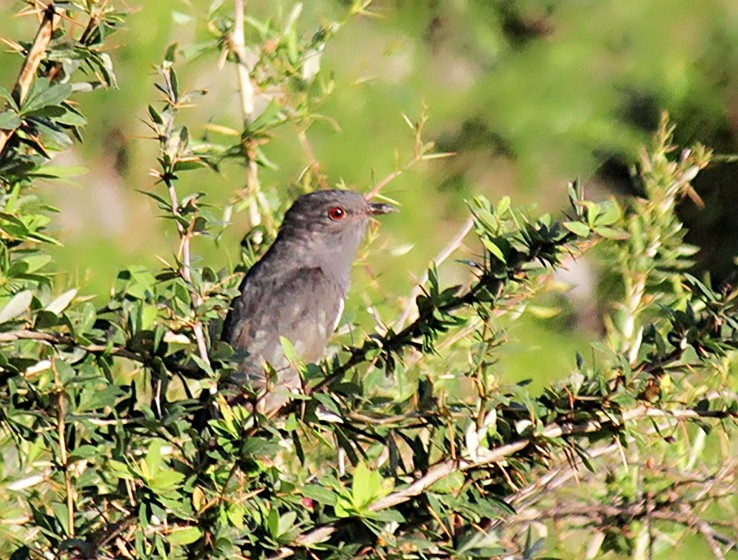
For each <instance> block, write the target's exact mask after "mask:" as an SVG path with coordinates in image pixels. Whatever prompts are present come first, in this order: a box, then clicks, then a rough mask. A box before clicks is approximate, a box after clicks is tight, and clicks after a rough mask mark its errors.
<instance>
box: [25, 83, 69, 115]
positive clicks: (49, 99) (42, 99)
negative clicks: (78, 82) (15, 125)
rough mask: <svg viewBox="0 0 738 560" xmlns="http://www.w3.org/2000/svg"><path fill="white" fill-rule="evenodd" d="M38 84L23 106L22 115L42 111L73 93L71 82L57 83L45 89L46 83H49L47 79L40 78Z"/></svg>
mask: <svg viewBox="0 0 738 560" xmlns="http://www.w3.org/2000/svg"><path fill="white" fill-rule="evenodd" d="M36 84H38V86H37V87H35V88H34V89H35V90H36V91H33V90H32V92H31V95H30V96H29V97H28V99H27V100H26V102H25V103H24V104H23V106H22V107H21V114H22V115H28V114H31V113H34V112H36V111H40V110H41V109H43V108H44V107H48V106H50V105H58V104H59V103H61V102H62V101H64V100H65V99H66V98H67V97H69V96H70V95H71V94H72V86H71V85H69V84H56V85H53V86H51V87H49V88H47V89H43V88H44V86H45V84H48V82H46V81H45V80H39V81H37V82H36ZM39 90H40V91H39Z"/></svg>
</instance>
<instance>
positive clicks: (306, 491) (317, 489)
mask: <svg viewBox="0 0 738 560" xmlns="http://www.w3.org/2000/svg"><path fill="white" fill-rule="evenodd" d="M300 493H301V494H302V495H303V496H305V497H307V498H311V499H313V500H315V501H316V502H318V503H321V504H325V505H329V506H332V505H335V503H336V499H337V496H336V494H335V493H334V492H331V491H330V490H328V489H327V488H324V487H322V486H318V485H316V484H308V485H306V486H303V488H302V490H300Z"/></svg>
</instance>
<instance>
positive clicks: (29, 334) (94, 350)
mask: <svg viewBox="0 0 738 560" xmlns="http://www.w3.org/2000/svg"><path fill="white" fill-rule="evenodd" d="M18 340H35V341H38V342H46V343H48V344H52V345H59V346H75V347H76V348H80V349H82V350H84V351H85V352H89V353H91V354H109V355H112V356H119V357H121V358H127V359H129V360H134V361H136V362H144V361H145V358H144V357H143V356H142V355H141V354H138V353H136V352H133V351H131V350H128V349H127V348H124V347H123V346H115V345H109V344H78V343H77V342H76V341H75V340H74V338H72V337H71V336H70V335H67V334H60V333H48V332H39V331H31V330H27V329H21V330H17V331H8V332H4V333H0V343H3V342H15V341H18Z"/></svg>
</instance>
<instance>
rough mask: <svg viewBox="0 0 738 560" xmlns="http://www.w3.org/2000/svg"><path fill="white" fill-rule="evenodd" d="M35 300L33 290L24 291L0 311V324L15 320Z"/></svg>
mask: <svg viewBox="0 0 738 560" xmlns="http://www.w3.org/2000/svg"><path fill="white" fill-rule="evenodd" d="M32 300H33V292H32V291H31V290H23V291H22V292H18V293H17V294H15V295H14V296H13V298H12V299H11V300H10V301H9V302H8V303H7V304H5V307H3V309H2V311H0V323H5V322H7V321H10V320H11V319H15V318H16V317H18V316H19V315H20V314H21V313H23V312H25V311H26V309H28V307H29V306H30V305H31V301H32Z"/></svg>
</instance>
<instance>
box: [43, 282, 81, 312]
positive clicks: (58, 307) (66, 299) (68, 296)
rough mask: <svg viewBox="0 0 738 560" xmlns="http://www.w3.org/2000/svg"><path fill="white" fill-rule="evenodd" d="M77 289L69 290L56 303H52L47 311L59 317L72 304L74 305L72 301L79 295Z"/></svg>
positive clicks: (46, 308) (47, 307)
mask: <svg viewBox="0 0 738 560" xmlns="http://www.w3.org/2000/svg"><path fill="white" fill-rule="evenodd" d="M77 291H78V290H77V288H73V289H71V290H68V291H66V292H64V293H63V294H62V295H60V296H59V297H57V298H56V299H55V300H54V301H52V302H51V303H50V304H49V305H47V306H46V307H45V309H44V310H45V311H50V312H51V313H53V314H54V315H59V314H60V313H61V312H62V311H64V310H65V309H66V308H67V307H68V306H69V304H70V303H72V300H73V299H74V298H75V296H76V295H77Z"/></svg>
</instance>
